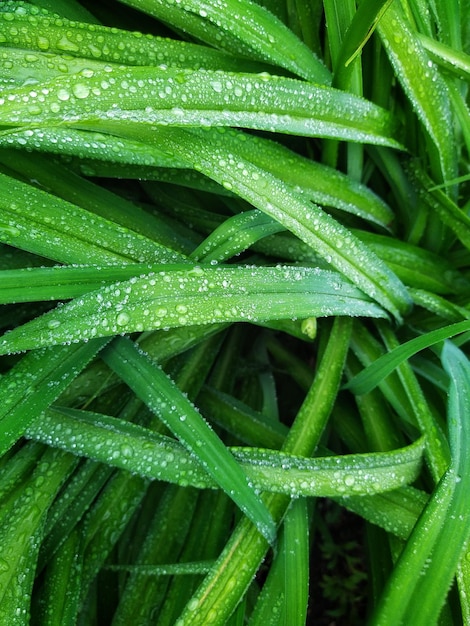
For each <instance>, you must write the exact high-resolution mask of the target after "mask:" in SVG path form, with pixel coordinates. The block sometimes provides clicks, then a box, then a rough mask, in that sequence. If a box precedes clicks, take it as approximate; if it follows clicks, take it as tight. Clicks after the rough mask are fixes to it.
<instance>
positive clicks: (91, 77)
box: [0, 67, 401, 148]
mask: <svg viewBox="0 0 470 626" xmlns="http://www.w3.org/2000/svg"><path fill="white" fill-rule="evenodd" d="M41 87H42V90H43V91H45V92H46V94H47V95H44V96H42V97H41V98H40V99H39V93H38V92H36V91H32V90H31V88H30V86H29V85H27V86H26V87H18V88H16V89H10V90H9V91H8V97H7V98H0V104H1V109H0V125H2V126H5V127H8V128H16V129H19V128H21V127H22V126H23V127H24V126H27V127H28V126H31V125H32V126H33V127H38V125H41V126H44V127H51V126H62V125H63V124H64V119H66V120H67V122H66V123H67V126H70V127H71V128H77V129H82V130H91V131H99V132H109V133H110V134H114V135H121V136H124V137H126V136H131V132H132V130H133V129H134V130H135V131H138V132H139V133H142V132H143V131H144V129H146V131H147V133H151V132H152V130H155V126H168V125H169V126H203V127H204V126H206V127H207V126H237V127H245V128H256V129H259V130H267V131H270V132H276V131H277V132H282V133H291V134H300V135H306V136H319V137H332V138H342V139H344V140H349V141H357V142H361V143H362V142H368V143H374V144H378V145H386V146H392V147H396V148H399V147H401V145H400V143H399V142H398V141H397V140H396V139H395V138H394V127H393V124H392V122H391V117H390V115H389V113H388V112H387V111H385V110H384V109H382V108H380V107H378V106H377V105H374V104H373V103H371V102H369V101H367V100H365V99H364V98H360V97H358V96H354V95H352V94H349V93H347V92H344V91H340V90H335V89H331V88H329V87H321V86H319V85H316V84H313V83H304V82H301V81H298V80H295V79H291V78H284V77H280V76H270V75H269V74H256V75H254V76H253V75H252V74H246V73H243V74H242V73H231V72H223V71H221V70H219V71H211V70H194V71H192V70H183V69H172V68H166V69H165V68H147V67H135V68H132V69H131V70H130V69H128V68H121V67H115V68H112V67H109V68H108V69H107V71H96V72H95V71H93V70H91V69H89V70H84V71H83V72H80V73H79V74H72V75H71V76H64V77H59V78H56V79H53V80H50V81H46V82H43V83H41ZM155 93H156V94H158V96H159V97H158V99H155V98H153V94H155ZM25 100H26V102H28V103H30V104H29V107H28V109H27V110H25ZM149 101H151V102H152V105H149ZM116 102H119V107H116V106H115V104H116ZM4 132H5V131H4Z"/></svg>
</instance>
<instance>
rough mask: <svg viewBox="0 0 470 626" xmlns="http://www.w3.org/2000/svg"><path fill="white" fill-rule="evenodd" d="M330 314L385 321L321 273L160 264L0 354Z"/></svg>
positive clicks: (59, 311) (36, 324)
mask: <svg viewBox="0 0 470 626" xmlns="http://www.w3.org/2000/svg"><path fill="white" fill-rule="evenodd" d="M139 267H140V266H139ZM34 271H35V270H34V269H32V270H31V272H34ZM47 273H48V274H49V276H50V277H51V282H52V286H53V285H54V284H56V283H57V280H59V282H60V278H58V276H60V274H61V272H60V270H57V271H54V269H52V270H51V271H50V272H47V271H46V270H39V271H38V274H40V275H41V276H44V275H45V274H47ZM75 273H76V275H80V273H81V272H80V269H78V270H77V271H76V272H75ZM62 274H63V275H64V274H65V275H69V276H70V275H71V274H73V270H72V269H68V270H67V271H65V272H62ZM16 275H17V274H16ZM28 276H31V274H30V273H28ZM105 276H106V273H105ZM329 315H364V316H378V317H385V316H386V315H385V313H384V311H383V310H382V309H381V308H380V307H378V306H377V305H376V304H374V303H373V302H371V301H370V300H369V298H367V296H365V295H364V294H363V293H362V292H361V291H359V290H358V289H357V288H356V287H354V286H352V285H351V284H349V283H348V282H347V281H345V280H344V279H342V278H341V276H340V275H339V274H337V273H334V272H329V271H326V270H319V269H317V268H308V267H303V268H302V267H289V266H285V267H283V266H278V267H237V266H227V267H223V266H221V267H212V266H190V267H188V269H186V267H185V266H184V265H179V266H178V265H177V266H172V265H164V266H161V268H160V270H159V271H156V272H151V273H148V274H146V275H145V276H134V277H132V278H131V279H130V280H128V281H124V282H119V283H115V284H113V285H109V286H105V287H103V288H101V289H99V290H97V291H92V292H90V293H87V294H85V295H83V296H81V297H79V298H76V299H75V300H73V301H72V302H70V303H68V304H66V305H63V306H59V307H58V308H56V309H54V310H53V311H50V312H49V313H46V314H45V315H43V316H41V317H38V318H36V319H34V320H32V321H31V322H28V323H27V324H25V325H23V326H20V327H18V328H15V329H14V330H12V331H10V332H9V333H6V334H5V335H4V336H3V337H2V339H1V340H0V353H2V351H3V353H4V354H5V353H6V352H12V351H18V350H27V349H29V348H32V347H38V346H39V345H52V344H57V343H64V342H70V341H86V340H88V339H91V338H93V337H105V336H110V335H116V334H121V333H125V332H134V331H139V332H141V331H143V330H155V329H158V328H171V327H177V326H188V325H195V324H213V323H217V322H218V323H226V322H235V321H245V322H257V321H268V320H276V319H281V320H282V319H285V318H293V317H295V318H301V319H302V318H309V317H312V316H314V317H315V316H329Z"/></svg>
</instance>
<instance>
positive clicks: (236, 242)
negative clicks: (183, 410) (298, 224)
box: [190, 209, 284, 263]
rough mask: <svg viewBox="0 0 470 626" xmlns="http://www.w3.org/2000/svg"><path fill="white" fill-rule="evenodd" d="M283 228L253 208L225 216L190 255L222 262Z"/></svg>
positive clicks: (205, 261)
mask: <svg viewBox="0 0 470 626" xmlns="http://www.w3.org/2000/svg"><path fill="white" fill-rule="evenodd" d="M281 230H284V228H283V226H281V224H279V222H276V221H274V220H273V219H272V218H270V217H269V216H268V215H266V214H265V213H262V212H261V211H258V210H257V209H254V210H252V211H245V212H244V213H240V214H239V215H234V216H233V217H230V218H228V219H227V220H225V221H224V222H223V224H221V225H220V226H219V227H218V228H216V229H215V230H214V231H213V232H212V233H211V234H210V235H209V236H208V237H206V239H205V240H204V241H203V242H202V243H201V244H200V245H199V246H198V247H197V248H196V249H195V250H193V252H192V253H191V254H190V258H191V259H194V260H196V261H204V263H209V262H210V261H217V262H221V261H225V260H226V259H230V258H231V257H232V256H235V255H237V254H239V253H240V252H243V250H246V249H247V248H249V247H250V246H251V245H252V244H254V243H256V242H257V241H259V240H260V239H262V238H263V237H268V236H269V235H272V234H274V233H277V232H280V231H281Z"/></svg>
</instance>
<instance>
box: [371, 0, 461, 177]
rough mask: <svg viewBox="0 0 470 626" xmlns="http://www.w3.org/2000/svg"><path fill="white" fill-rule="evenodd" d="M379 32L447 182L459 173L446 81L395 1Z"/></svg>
mask: <svg viewBox="0 0 470 626" xmlns="http://www.w3.org/2000/svg"><path fill="white" fill-rule="evenodd" d="M378 31H379V33H380V36H381V38H382V41H383V44H384V47H385V50H386V51H387V54H388V56H389V58H390V62H391V64H392V66H393V68H394V70H395V73H396V76H397V78H398V80H399V81H400V82H401V84H402V87H403V89H404V91H405V93H406V95H407V96H408V98H409V100H410V102H411V105H412V106H413V108H414V109H415V111H416V113H417V115H418V117H419V118H420V120H421V122H422V124H423V126H424V127H425V128H426V130H427V131H428V133H429V135H430V136H431V138H432V140H433V142H434V143H435V145H436V148H437V150H438V153H439V159H440V166H441V172H442V177H443V180H444V181H447V180H449V179H452V178H455V177H456V175H457V153H456V151H455V142H454V139H453V137H452V131H453V116H452V109H451V106H450V102H449V96H448V92H447V87H446V84H445V82H444V80H443V78H442V76H441V75H440V74H439V72H438V71H437V69H436V67H435V66H434V65H433V63H432V61H430V59H429V56H428V55H427V53H426V51H425V50H424V48H423V46H422V44H421V42H420V40H419V38H418V37H417V35H416V34H415V32H414V31H413V30H412V28H411V26H410V24H409V23H408V22H407V20H406V18H405V16H404V14H403V11H402V10H401V8H400V3H398V2H392V4H391V5H390V6H389V8H388V10H387V11H386V12H385V14H384V15H383V16H382V19H381V20H380V23H379V26H378Z"/></svg>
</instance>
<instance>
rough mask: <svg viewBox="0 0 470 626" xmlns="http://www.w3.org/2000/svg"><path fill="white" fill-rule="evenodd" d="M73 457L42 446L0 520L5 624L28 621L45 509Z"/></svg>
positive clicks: (0, 595)
mask: <svg viewBox="0 0 470 626" xmlns="http://www.w3.org/2000/svg"><path fill="white" fill-rule="evenodd" d="M75 463H76V459H74V457H73V456H72V455H70V454H66V453H64V452H61V451H59V450H52V449H49V450H46V452H45V453H44V454H43V456H42V457H41V462H40V463H39V464H38V465H37V466H36V468H35V469H34V471H33V472H32V474H31V475H30V476H29V477H28V479H27V480H26V482H25V483H24V487H23V489H22V490H21V492H20V493H19V495H18V497H17V498H16V499H15V501H14V503H13V506H11V507H10V508H9V511H8V512H7V514H6V515H4V516H3V517H2V519H1V521H0V545H1V547H2V548H1V557H0V563H1V568H0V605H1V617H2V621H3V622H4V623H5V624H11V626H23V625H24V624H25V623H29V621H30V604H31V593H32V588H33V582H34V576H35V564H36V561H37V557H38V551H39V546H40V543H41V538H42V526H43V523H44V518H45V515H46V513H47V510H48V508H49V506H50V504H51V502H52V501H53V499H54V498H55V497H56V495H57V493H58V491H59V489H60V487H61V485H62V483H63V482H64V480H65V478H66V477H67V475H68V474H69V473H70V472H71V471H72V469H73V467H74V465H75Z"/></svg>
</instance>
